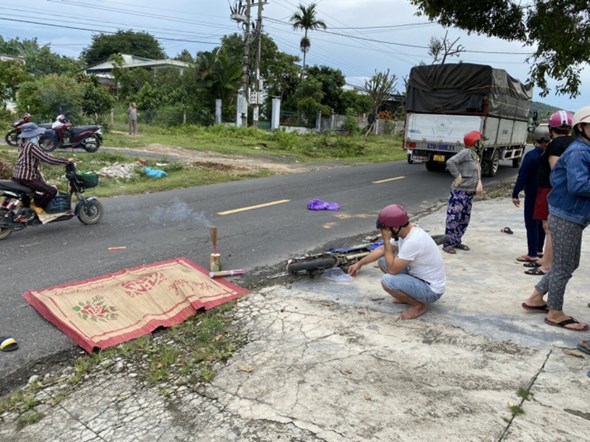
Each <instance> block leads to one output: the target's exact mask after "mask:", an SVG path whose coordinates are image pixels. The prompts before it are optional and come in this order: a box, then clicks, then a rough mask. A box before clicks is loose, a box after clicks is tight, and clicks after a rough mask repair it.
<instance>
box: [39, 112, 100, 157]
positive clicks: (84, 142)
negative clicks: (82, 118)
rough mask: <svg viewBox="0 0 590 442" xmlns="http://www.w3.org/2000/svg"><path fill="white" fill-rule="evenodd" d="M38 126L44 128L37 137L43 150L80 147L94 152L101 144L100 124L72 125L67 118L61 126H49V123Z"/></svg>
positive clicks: (51, 150)
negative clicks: (43, 131) (41, 133)
mask: <svg viewBox="0 0 590 442" xmlns="http://www.w3.org/2000/svg"><path fill="white" fill-rule="evenodd" d="M39 126H40V127H44V128H45V129H46V130H45V133H44V134H43V135H41V136H40V137H39V146H40V147H41V149H43V150H44V151H45V152H53V151H54V150H55V149H65V148H70V149H75V148H81V149H84V150H85V151H86V152H96V151H97V150H98V148H99V147H100V145H101V144H102V132H101V130H102V126H101V125H99V124H92V125H88V126H77V127H74V126H73V125H72V123H71V122H70V121H69V120H68V121H66V122H65V123H64V125H63V126H61V127H56V128H51V124H49V123H43V124H40V125H39Z"/></svg>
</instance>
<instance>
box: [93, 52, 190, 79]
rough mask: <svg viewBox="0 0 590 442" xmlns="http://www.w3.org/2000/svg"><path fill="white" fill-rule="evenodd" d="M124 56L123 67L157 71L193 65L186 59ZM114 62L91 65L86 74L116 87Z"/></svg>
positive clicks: (122, 55) (182, 68) (181, 68)
mask: <svg viewBox="0 0 590 442" xmlns="http://www.w3.org/2000/svg"><path fill="white" fill-rule="evenodd" d="M121 57H122V58H123V65H122V68H123V69H147V70H149V71H153V72H156V71H157V70H158V69H168V68H176V69H180V70H181V72H183V71H184V69H186V68H188V67H190V66H191V64H190V63H186V62H184V61H179V60H172V59H169V58H167V59H164V60H152V59H150V58H144V57H137V56H135V55H128V54H121ZM113 67H114V63H113V62H112V61H104V62H102V63H99V64H97V65H95V66H91V67H89V68H87V69H86V70H85V73H86V75H96V76H97V77H98V79H99V82H100V83H101V84H103V85H105V86H110V87H114V86H115V79H114V77H113V74H112V72H113Z"/></svg>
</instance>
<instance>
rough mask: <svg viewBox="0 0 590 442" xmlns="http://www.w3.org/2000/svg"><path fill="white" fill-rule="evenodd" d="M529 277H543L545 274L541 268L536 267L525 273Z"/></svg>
mask: <svg viewBox="0 0 590 442" xmlns="http://www.w3.org/2000/svg"><path fill="white" fill-rule="evenodd" d="M524 272H525V273H526V274H527V275H535V276H543V275H544V274H545V273H547V272H544V271H543V270H541V269H540V268H539V267H535V268H532V269H528V270H525V271H524Z"/></svg>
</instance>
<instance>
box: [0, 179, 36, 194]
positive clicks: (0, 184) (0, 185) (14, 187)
mask: <svg viewBox="0 0 590 442" xmlns="http://www.w3.org/2000/svg"><path fill="white" fill-rule="evenodd" d="M0 189H1V190H10V191H12V192H20V193H30V192H32V190H31V189H29V188H28V187H26V186H23V185H22V184H19V183H17V182H16V181H12V180H0Z"/></svg>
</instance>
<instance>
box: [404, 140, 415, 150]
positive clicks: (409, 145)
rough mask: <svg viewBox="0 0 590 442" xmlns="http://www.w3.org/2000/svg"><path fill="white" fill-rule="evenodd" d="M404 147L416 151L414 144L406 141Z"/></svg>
mask: <svg viewBox="0 0 590 442" xmlns="http://www.w3.org/2000/svg"><path fill="white" fill-rule="evenodd" d="M406 147H407V148H408V149H416V143H412V142H410V141H408V142H407V143H406Z"/></svg>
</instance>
